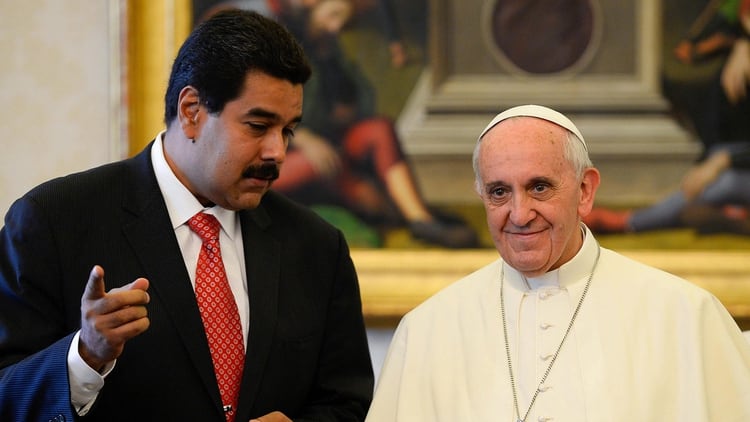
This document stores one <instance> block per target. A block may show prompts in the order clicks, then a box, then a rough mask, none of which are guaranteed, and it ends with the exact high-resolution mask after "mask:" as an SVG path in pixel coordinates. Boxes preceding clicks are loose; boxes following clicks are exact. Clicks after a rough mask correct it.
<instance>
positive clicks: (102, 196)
mask: <svg viewBox="0 0 750 422" xmlns="http://www.w3.org/2000/svg"><path fill="white" fill-rule="evenodd" d="M150 150H151V148H150V147H149V148H146V149H145V150H144V151H143V152H141V153H140V154H139V155H138V156H136V157H134V158H132V159H128V160H124V161H122V162H118V163H113V164H108V165H105V166H102V167H99V168H96V169H92V170H89V171H86V172H83V173H78V174H73V175H70V176H67V177H63V178H58V179H55V180H52V181H49V182H47V183H44V184H42V185H40V186H39V187H37V188H35V189H33V190H32V191H30V192H29V193H28V194H26V195H24V196H23V197H22V198H21V199H19V200H18V201H16V202H15V203H14V204H13V205H12V206H11V209H10V210H9V212H8V214H7V215H6V219H5V227H4V228H3V229H2V231H0V368H2V369H0V420H2V421H16V420H19V421H20V420H22V421H33V420H44V421H46V420H63V418H65V420H73V419H74V418H77V416H75V412H74V411H73V409H71V405H70V396H69V388H68V377H67V364H66V354H67V349H68V346H69V344H70V341H71V339H72V335H73V334H74V333H75V331H77V330H78V328H79V327H80V319H81V316H80V302H81V295H82V292H83V289H84V286H85V284H86V282H87V280H88V274H89V272H90V270H91V268H92V267H93V266H94V264H100V265H101V266H102V267H103V268H104V272H105V275H104V280H105V284H106V288H107V290H109V289H111V288H113V287H116V286H121V285H124V284H127V283H129V282H131V281H133V280H135V279H136V278H138V277H146V278H148V279H149V281H150V288H149V294H150V296H151V302H150V303H149V304H148V305H147V308H148V313H149V318H150V321H151V325H150V328H149V329H148V330H147V331H146V332H145V333H143V334H141V335H140V336H137V337H135V338H133V339H132V340H130V341H129V342H128V343H127V344H126V345H125V350H124V352H123V354H122V355H121V356H120V358H119V359H118V361H117V364H116V366H115V368H114V370H113V371H112V372H111V373H110V375H109V376H108V377H107V379H106V381H105V385H104V388H103V389H102V390H101V392H100V394H99V397H98V399H97V401H96V403H95V405H94V407H93V408H92V409H91V411H90V413H89V414H88V415H87V416H86V417H85V418H84V419H90V420H106V421H117V420H123V421H146V420H155V421H157V420H158V421H167V420H190V421H223V420H224V418H223V415H222V412H221V410H220V406H221V403H220V399H219V390H218V387H217V385H216V381H215V378H214V373H213V369H212V364H211V357H210V353H209V349H208V343H207V340H206V337H205V334H204V331H203V327H202V323H201V319H200V314H199V312H198V307H197V304H196V300H195V296H194V292H193V289H192V286H191V284H190V281H189V276H188V273H187V270H186V268H185V264H184V262H183V259H182V255H181V254H180V249H179V246H178V244H177V240H176V238H175V235H174V232H173V230H172V228H171V223H170V221H169V217H168V214H167V209H166V206H165V204H164V200H163V199H162V195H161V193H160V191H159V188H158V186H157V182H156V178H155V176H154V172H153V168H152V165H151V159H150ZM240 221H241V226H242V233H243V240H244V249H245V262H246V268H247V279H248V291H249V300H250V327H249V335H248V344H247V353H246V358H245V370H244V376H243V379H242V387H241V392H240V404H239V408H238V409H237V417H236V420H237V421H238V422H240V421H241V422H246V421H248V420H249V419H250V418H253V417H257V416H261V415H263V414H265V413H267V412H270V411H273V410H280V411H282V412H284V413H285V414H287V415H288V416H290V417H292V418H293V419H294V420H299V421H302V420H311V421H312V420H315V421H328V420H331V421H332V420H341V421H343V420H347V421H348V420H362V419H364V415H365V413H366V411H367V409H368V406H369V403H370V399H371V395H372V387H373V385H372V383H373V374H372V366H371V363H370V356H369V351H368V347H367V338H366V334H365V328H364V323H363V318H362V313H361V302H360V295H359V286H358V283H357V277H356V274H355V270H354V266H353V264H352V261H351V258H350V256H349V250H348V247H347V244H346V242H345V240H344V238H343V236H342V234H341V232H340V231H338V230H336V229H334V228H333V227H332V226H330V225H328V224H327V223H325V222H324V221H323V220H322V219H320V218H318V217H317V216H316V215H315V214H314V213H312V212H310V211H309V210H306V209H304V208H302V207H300V206H298V205H296V204H294V203H292V202H291V201H289V200H287V199H286V198H284V197H282V196H281V195H279V194H277V193H274V192H272V191H271V192H268V193H267V194H266V195H265V197H264V198H263V200H262V201H261V204H260V205H259V206H258V208H256V209H255V210H250V211H241V212H240ZM55 417H57V418H58V419H54V418H55Z"/></svg>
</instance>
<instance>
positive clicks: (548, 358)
mask: <svg viewBox="0 0 750 422" xmlns="http://www.w3.org/2000/svg"><path fill="white" fill-rule="evenodd" d="M552 356H555V355H554V354H548V355H540V356H539V359H541V360H550V359H551V358H552Z"/></svg>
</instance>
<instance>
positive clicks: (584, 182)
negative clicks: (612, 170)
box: [578, 167, 601, 217]
mask: <svg viewBox="0 0 750 422" xmlns="http://www.w3.org/2000/svg"><path fill="white" fill-rule="evenodd" d="M600 182H601V175H600V174H599V170H597V169H596V168H594V167H589V168H587V169H585V170H584V171H583V176H582V177H581V185H580V190H581V197H580V199H579V201H578V215H580V216H581V217H583V216H586V215H588V214H589V213H590V212H591V209H592V208H593V207H594V199H595V197H596V190H597V189H598V188H599V183H600Z"/></svg>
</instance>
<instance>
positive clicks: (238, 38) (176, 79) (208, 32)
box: [164, 10, 311, 126]
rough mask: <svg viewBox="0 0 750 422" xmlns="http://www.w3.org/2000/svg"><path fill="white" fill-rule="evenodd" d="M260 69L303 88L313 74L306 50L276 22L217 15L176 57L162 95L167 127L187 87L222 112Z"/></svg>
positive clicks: (252, 15)
mask: <svg viewBox="0 0 750 422" xmlns="http://www.w3.org/2000/svg"><path fill="white" fill-rule="evenodd" d="M256 70H257V71H261V72H263V73H266V74H268V75H270V76H273V77H276V78H279V79H284V80H287V81H289V82H291V83H293V84H304V83H305V82H307V80H308V79H309V78H310V74H311V69H310V65H309V63H308V61H307V58H306V57H305V53H304V52H303V51H302V47H301V46H300V45H299V44H298V43H297V41H296V40H295V38H294V37H293V36H292V35H291V33H289V32H288V31H287V30H286V29H285V28H284V27H283V26H281V25H280V24H278V23H277V22H275V21H273V20H271V19H268V18H266V17H264V16H261V15H260V14H258V13H256V12H252V11H245V10H226V11H222V12H219V13H217V14H216V15H214V16H212V17H211V18H210V19H208V20H206V21H205V22H203V23H201V24H199V25H198V26H197V27H196V28H195V29H194V30H193V31H192V32H191V33H190V35H189V36H188V38H187V40H185V43H184V44H182V47H180V51H179V52H178V53H177V58H176V59H175V61H174V64H173V65H172V73H171V74H170V76H169V85H168V87H167V92H166V95H165V96H164V103H165V109H164V123H166V124H167V126H168V125H169V124H170V122H171V121H172V120H174V118H175V117H176V116H177V101H178V98H179V95H180V91H181V90H182V89H183V88H184V87H186V86H188V85H190V86H192V87H194V88H195V89H197V90H198V93H199V95H200V99H201V103H203V104H204V105H205V106H206V107H207V108H208V111H209V113H218V112H221V111H222V110H223V109H224V106H225V105H226V103H227V102H228V101H231V100H233V99H235V98H237V97H238V96H239V95H240V90H241V89H242V86H243V84H244V82H245V77H246V76H247V73H248V72H250V71H256Z"/></svg>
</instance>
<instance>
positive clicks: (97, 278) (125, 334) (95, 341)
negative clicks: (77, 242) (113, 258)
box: [78, 265, 150, 371]
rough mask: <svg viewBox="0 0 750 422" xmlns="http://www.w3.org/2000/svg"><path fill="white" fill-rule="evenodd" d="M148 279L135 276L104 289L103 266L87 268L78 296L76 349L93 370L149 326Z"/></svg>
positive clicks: (101, 365) (99, 368) (109, 360)
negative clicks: (83, 286)
mask: <svg viewBox="0 0 750 422" xmlns="http://www.w3.org/2000/svg"><path fill="white" fill-rule="evenodd" d="M146 290H148V280H146V279H145V278H139V279H136V280H135V281H133V282H132V283H130V284H127V285H125V286H122V287H118V288H115V289H112V290H110V291H109V292H107V291H106V290H105V287H104V270H103V269H102V267H100V266H98V265H96V266H94V268H93V269H92V270H91V273H90V275H89V280H88V283H86V289H85V290H84V292H83V296H82V297H81V334H80V338H79V343H78V353H80V355H81V358H83V360H84V361H85V362H86V363H87V364H88V365H89V366H90V367H91V368H93V369H94V370H96V371H100V370H101V369H102V368H103V367H104V366H105V365H106V364H107V363H109V362H111V361H113V360H115V359H117V358H118V357H119V356H120V354H122V350H123V348H124V346H125V343H126V342H127V341H128V340H130V339H131V338H133V337H135V336H137V335H138V334H141V333H142V332H144V331H146V329H148V327H149V323H150V322H149V319H148V312H147V310H146V304H147V303H148V302H149V295H148V293H147V292H146Z"/></svg>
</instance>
